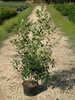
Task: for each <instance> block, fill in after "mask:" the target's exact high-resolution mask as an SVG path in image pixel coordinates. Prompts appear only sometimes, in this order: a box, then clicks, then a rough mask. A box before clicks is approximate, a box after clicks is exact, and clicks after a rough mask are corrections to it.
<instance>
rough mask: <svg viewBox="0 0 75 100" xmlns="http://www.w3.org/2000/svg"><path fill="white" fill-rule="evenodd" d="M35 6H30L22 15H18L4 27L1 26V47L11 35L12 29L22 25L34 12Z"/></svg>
mask: <svg viewBox="0 0 75 100" xmlns="http://www.w3.org/2000/svg"><path fill="white" fill-rule="evenodd" d="M33 8H34V6H30V7H29V8H27V9H26V10H24V11H23V12H22V13H21V14H19V15H17V16H16V17H14V18H11V19H10V20H7V21H6V22H5V23H4V24H3V25H1V26H0V45H1V43H2V41H3V40H5V39H6V38H7V37H8V36H9V35H10V34H11V33H10V32H11V31H12V29H13V28H14V27H15V26H17V27H18V25H19V24H20V22H21V20H22V19H26V18H27V17H28V15H29V14H30V13H31V12H32V10H33Z"/></svg>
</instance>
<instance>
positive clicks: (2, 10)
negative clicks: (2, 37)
mask: <svg viewBox="0 0 75 100" xmlns="http://www.w3.org/2000/svg"><path fill="white" fill-rule="evenodd" d="M16 14H17V12H16V10H14V9H13V8H9V7H0V23H1V22H2V21H3V20H5V19H8V18H10V17H12V16H15V15H16Z"/></svg>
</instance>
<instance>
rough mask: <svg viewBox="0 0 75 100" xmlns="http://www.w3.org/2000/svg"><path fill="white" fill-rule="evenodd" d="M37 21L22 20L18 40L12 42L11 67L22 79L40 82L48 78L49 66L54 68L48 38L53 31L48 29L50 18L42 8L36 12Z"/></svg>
mask: <svg viewBox="0 0 75 100" xmlns="http://www.w3.org/2000/svg"><path fill="white" fill-rule="evenodd" d="M36 14H37V17H38V21H37V22H33V21H31V20H29V19H27V20H26V21H24V20H22V22H21V26H20V28H19V31H18V38H17V39H14V40H13V41H12V42H13V44H14V45H15V46H16V47H15V50H16V54H15V55H14V59H13V67H14V68H15V69H17V70H18V71H19V72H21V75H22V79H23V80H25V79H29V80H36V81H38V80H41V82H47V81H48V80H49V78H50V73H49V71H48V69H49V66H54V59H52V50H51V44H50V43H49V41H50V40H49V38H48V37H46V35H48V36H49V34H51V33H52V32H53V31H54V29H53V28H51V27H50V20H51V19H50V17H49V15H48V13H47V11H46V9H45V8H44V7H42V9H41V11H40V10H37V12H36Z"/></svg>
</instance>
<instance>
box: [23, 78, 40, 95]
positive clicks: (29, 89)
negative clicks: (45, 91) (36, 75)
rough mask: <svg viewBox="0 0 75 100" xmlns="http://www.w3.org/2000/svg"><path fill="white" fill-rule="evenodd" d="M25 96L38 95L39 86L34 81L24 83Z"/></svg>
mask: <svg viewBox="0 0 75 100" xmlns="http://www.w3.org/2000/svg"><path fill="white" fill-rule="evenodd" d="M22 85H23V89H24V94H25V95H27V96H35V95H37V94H38V88H39V84H38V83H37V82H36V81H33V80H31V81H30V80H27V81H24V82H23V83H22Z"/></svg>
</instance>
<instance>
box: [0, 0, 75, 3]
mask: <svg viewBox="0 0 75 100" xmlns="http://www.w3.org/2000/svg"><path fill="white" fill-rule="evenodd" d="M0 1H34V2H37V3H40V2H46V3H68V2H75V0H0Z"/></svg>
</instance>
